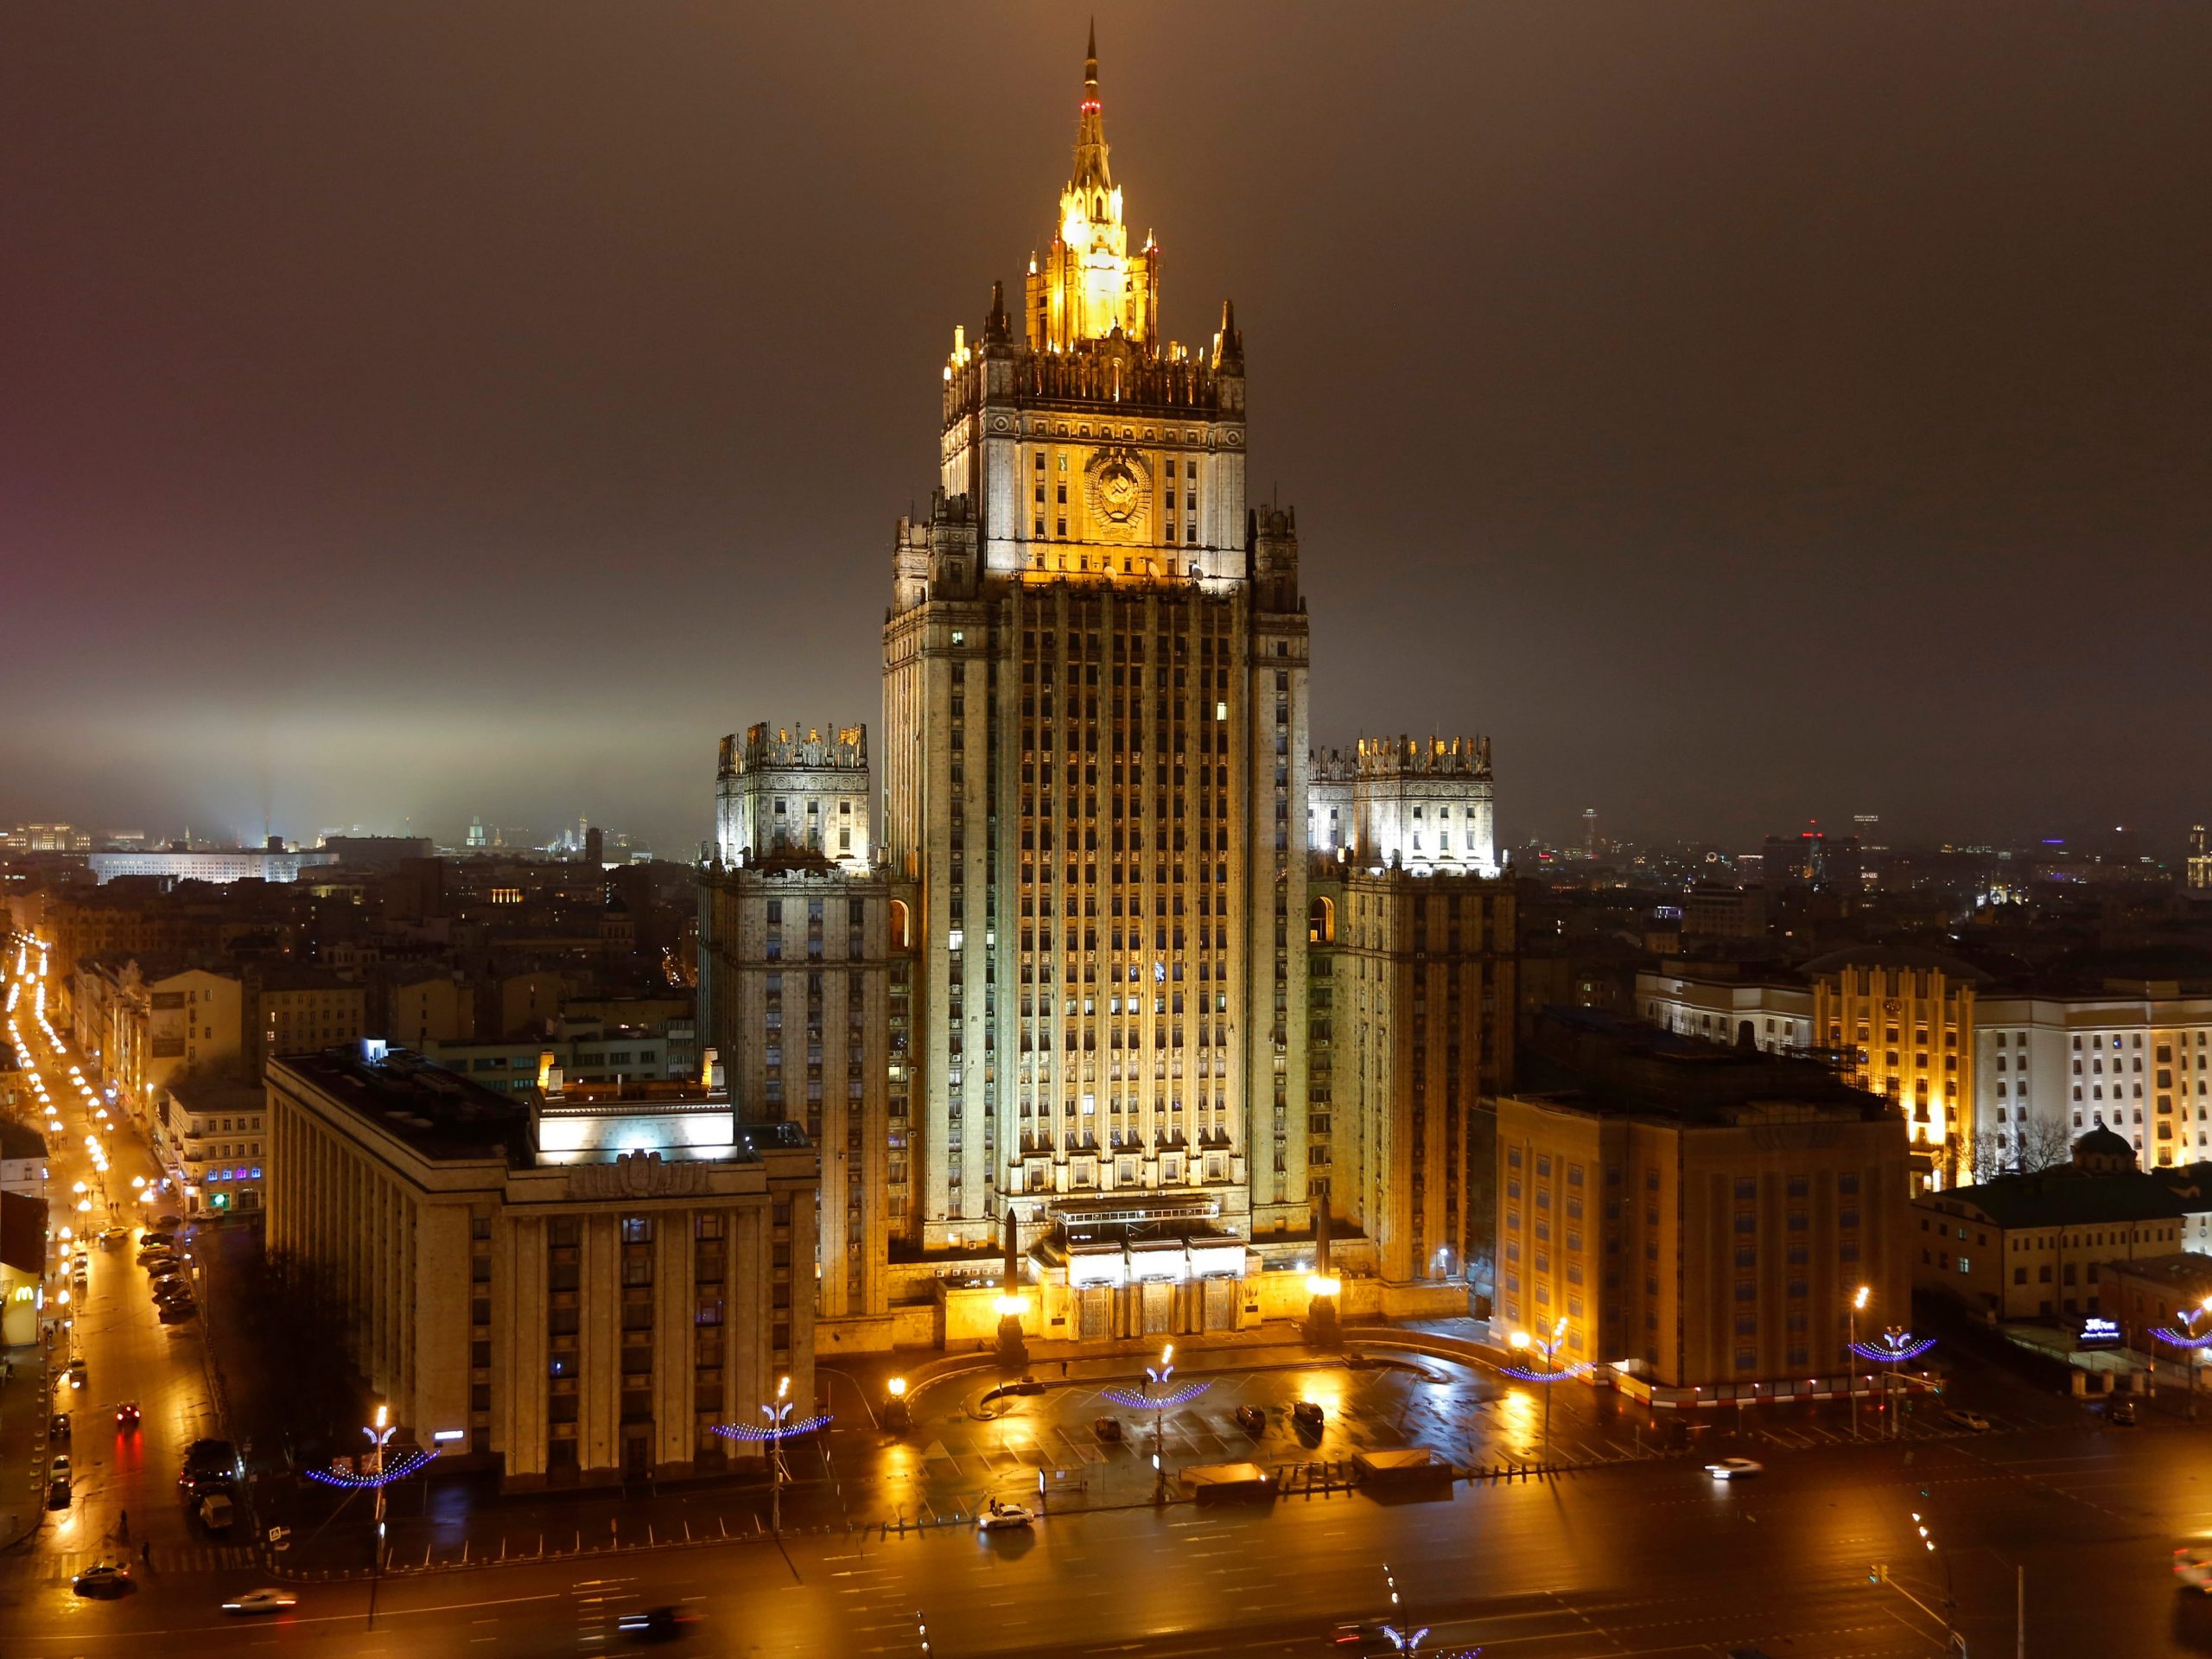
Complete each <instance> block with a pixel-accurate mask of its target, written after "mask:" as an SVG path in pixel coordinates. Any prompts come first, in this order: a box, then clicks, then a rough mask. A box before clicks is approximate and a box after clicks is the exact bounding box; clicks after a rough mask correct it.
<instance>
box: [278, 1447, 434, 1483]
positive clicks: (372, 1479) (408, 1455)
mask: <svg viewBox="0 0 2212 1659" xmlns="http://www.w3.org/2000/svg"><path fill="white" fill-rule="evenodd" d="M437 1455H438V1454H437V1453H436V1452H425V1451H423V1450H422V1449H421V1448H420V1447H417V1448H416V1450H414V1451H411V1452H401V1453H400V1454H399V1455H398V1456H397V1458H395V1459H392V1460H391V1462H389V1463H387V1464H385V1466H384V1472H383V1473H382V1474H380V1475H356V1474H353V1473H351V1472H349V1471H346V1469H344V1468H341V1467H339V1466H337V1465H333V1466H332V1467H330V1468H328V1469H306V1470H302V1471H301V1472H302V1474H304V1475H306V1476H307V1478H308V1479H309V1480H312V1481H315V1482H317V1483H318V1484H321V1485H324V1486H339V1487H343V1488H344V1489H345V1490H346V1491H355V1492H365V1491H371V1490H372V1489H373V1488H375V1487H378V1486H389V1485H391V1483H392V1482H394V1481H395V1480H404V1479H406V1478H407V1477H408V1476H410V1475H411V1474H414V1473H416V1471H419V1470H422V1469H423V1468H424V1467H426V1466H427V1465H429V1461H430V1459H433V1458H435V1457H436V1456H437Z"/></svg>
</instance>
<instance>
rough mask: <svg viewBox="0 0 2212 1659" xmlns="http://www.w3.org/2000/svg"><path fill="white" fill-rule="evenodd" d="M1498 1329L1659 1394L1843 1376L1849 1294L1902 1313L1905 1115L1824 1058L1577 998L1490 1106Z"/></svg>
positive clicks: (1876, 1314) (1760, 1393) (1753, 1393)
mask: <svg viewBox="0 0 2212 1659" xmlns="http://www.w3.org/2000/svg"><path fill="white" fill-rule="evenodd" d="M1497 1147H1498V1161H1497V1178H1496V1179H1497V1193H1498V1198H1497V1208H1498V1231H1497V1239H1498V1246H1497V1273H1498V1289H1497V1310H1496V1313H1495V1314H1494V1316H1493V1319H1492V1326H1493V1332H1494V1335H1495V1336H1496V1338H1497V1339H1498V1340H1499V1341H1501V1342H1503V1340H1505V1339H1506V1338H1508V1337H1509V1336H1510V1332H1513V1331H1514V1330H1516V1329H1520V1330H1527V1331H1530V1332H1537V1333H1540V1334H1541V1333H1546V1332H1551V1331H1552V1330H1554V1328H1558V1329H1560V1331H1561V1332H1562V1338H1563V1340H1562V1345H1561V1347H1560V1353H1559V1356H1558V1357H1559V1359H1560V1363H1589V1364H1602V1365H1614V1366H1618V1367H1619V1368H1621V1370H1622V1371H1623V1373H1624V1374H1623V1375H1622V1376H1621V1378H1620V1386H1622V1387H1623V1388H1624V1389H1626V1390H1627V1391H1628V1392H1629V1393H1630V1394H1631V1395H1636V1396H1637V1397H1639V1398H1643V1397H1649V1398H1650V1399H1651V1400H1653V1401H1654V1402H1656V1403H1661V1404H1678V1405H1679V1404H1709V1403H1713V1402H1723V1401H1728V1400H1733V1399H1738V1398H1757V1399H1770V1398H1780V1397H1789V1396H1792V1395H1825V1394H1829V1393H1834V1392H1840V1391H1841V1390H1842V1389H1844V1387H1845V1386H1846V1384H1845V1382H1844V1378H1845V1377H1846V1376H1847V1372H1848V1367H1847V1358H1846V1353H1845V1335H1846V1332H1847V1315H1848V1313H1849V1304H1850V1300H1851V1297H1852V1294H1853V1291H1854V1289H1855V1288H1856V1287H1858V1286H1859V1285H1862V1284H1863V1285H1866V1286H1868V1287H1871V1297H1870V1302H1871V1307H1872V1317H1873V1318H1874V1319H1889V1320H1893V1321H1897V1320H1902V1319H1905V1318H1906V1317H1907V1313H1908V1309H1909V1306H1910V1303H1909V1298H1908V1288H1907V1287H1908V1283H1909V1268H1908V1263H1907V1261H1906V1255H1905V1249H1906V1245H1905V1240H1906V1237H1907V1230H1908V1225H1909V1219H1908V1211H1909V1206H1910V1197H1909V1183H1908V1180H1907V1177H1906V1141H1905V1135H1904V1125H1903V1123H1902V1122H1900V1121H1899V1119H1898V1117H1897V1111H1896V1109H1895V1108H1894V1107H1893V1106H1892V1105H1891V1103H1888V1102H1886V1101H1885V1100H1883V1099H1882V1098H1881V1097H1879V1096H1874V1095H1869V1094H1867V1093H1866V1092H1864V1091H1862V1090H1856V1089H1852V1088H1848V1087H1846V1086H1845V1085H1843V1084H1840V1083H1839V1082H1838V1081H1837V1080H1836V1078H1835V1077H1834V1076H1833V1075H1832V1074H1831V1073H1830V1072H1829V1071H1827V1070H1826V1069H1825V1068H1824V1067H1821V1066H1819V1065H1814V1064H1812V1063H1810V1062H1806V1061H1797V1060H1788V1059H1777V1058H1773V1057H1771V1056H1768V1055H1764V1054H1760V1053H1758V1052H1755V1051H1751V1050H1746V1049H1739V1048H1726V1047H1722V1046H1718V1045H1714V1044H1710V1043H1705V1042H1700V1041H1696V1040H1694V1039H1688V1038H1682V1037H1676V1036H1673V1035H1669V1034H1668V1033H1662V1032H1659V1031H1655V1030H1653V1029H1652V1028H1651V1027H1648V1026H1644V1025H1641V1024H1631V1023H1630V1022H1627V1021H1623V1020H1615V1019H1612V1018H1611V1017H1609V1016H1605V1015H1602V1014H1591V1013H1586V1012H1581V1011H1575V1012H1572V1013H1568V1012H1565V1011H1561V1012H1560V1013H1557V1014H1552V1015H1548V1016H1547V1017H1546V1019H1545V1020H1542V1021H1541V1022H1540V1024H1539V1027H1538V1030H1537V1032H1536V1033H1535V1038H1534V1041H1533V1046H1532V1050H1531V1052H1524V1054H1523V1056H1522V1081H1521V1084H1520V1085H1519V1087H1517V1088H1516V1090H1514V1091H1513V1092H1511V1093H1510V1094H1507V1095H1504V1096H1501V1097H1500V1098H1499V1099H1498V1101H1497Z"/></svg>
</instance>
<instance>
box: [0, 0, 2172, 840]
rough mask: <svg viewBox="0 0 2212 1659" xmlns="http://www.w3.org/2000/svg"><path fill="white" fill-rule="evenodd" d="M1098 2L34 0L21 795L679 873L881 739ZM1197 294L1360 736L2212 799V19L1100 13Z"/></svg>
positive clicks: (1332, 693) (1616, 9)
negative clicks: (778, 776)
mask: <svg viewBox="0 0 2212 1659" xmlns="http://www.w3.org/2000/svg"><path fill="white" fill-rule="evenodd" d="M1085 16H1086V13H1085V11H1084V10H1080V9H1074V8H1064V7H1058V6H1048V5H1044V4H1035V3H1030V4H1020V5H1015V4H1007V5H1001V6H982V5H974V4H963V5H960V6H957V7H956V6H943V5H923V6H916V5H893V4H889V3H880V4H874V5H868V6H836V5H825V4H822V3H809V4H806V5H775V6H771V5H766V4H760V5H736V4H719V5H708V4H696V5H677V4H652V5H637V4H614V3H607V4H600V5H570V4H560V3H549V0H528V3H513V4H497V5H495V4H482V3H467V4H455V3H448V0H438V3H434V4H421V5H405V4H399V3H389V0H387V3H378V4H375V5H354V6H338V5H324V4H315V5H301V4H298V3H296V0H283V3H268V4H261V5H241V4H222V3H213V0H195V3H193V4H190V5H170V4H156V3H143V4H138V5H134V6H104V5H88V6H79V5H49V6H34V5H21V6H18V7H16V8H14V9H12V10H11V12H10V20H9V24H8V28H7V30H6V35H5V47H4V50H0V376H3V377H4V387H5V390H4V394H0V550H4V558H3V559H0V563H4V575H5V577H6V582H5V585H4V587H0V618H4V619H5V628H4V633H0V641H4V647H3V648H4V652H5V663H6V667H5V676H4V684H5V686H6V689H7V696H6V702H5V709H6V717H5V718H4V720H0V818H5V819H6V820H7V822H8V823H17V822H22V821H24V820H26V819H34V818H48V817H62V818H67V819H70V820H73V821H74V822H75V823H79V825H86V826H90V827H92V828H95V829H108V828H115V827H137V828H143V829H156V830H169V829H176V828H178V827H181V825H183V824H185V823H190V824H191V826H192V827H193V829H194V831H195V832H196V833H202V834H226V833H231V832H237V833H245V834H253V835H258V834H259V833H260V831H261V825H262V820H263V817H264V813H267V814H268V815H270V817H271V819H272V822H273V825H274V828H275V829H277V830H278V831H279V832H280V833H288V834H290V835H294V836H312V834H313V833H314V832H315V829H318V828H320V827H321V826H324V825H330V824H340V823H362V824H365V825H366V826H367V827H369V828H372V829H398V828H399V827H400V826H401V824H402V822H403V820H411V822H412V824H413V826H414V828H415V829H416V830H417V831H418V832H421V833H429V834H434V835H436V836H440V837H442V838H448V839H450V838H457V837H458V836H459V835H460V834H461V829H462V828H463V826H464V825H465V824H466V823H467V821H468V818H469V817H470V816H471V815H472V814H481V815H482V816H483V817H484V819H485V821H486V823H498V824H515V825H520V826H527V827H529V828H530V829H532V830H534V831H535V832H537V834H539V835H543V834H545V833H548V832H550V830H551V829H552V828H553V827H554V826H555V825H556V824H557V823H559V822H560V821H562V820H563V819H568V820H571V821H572V820H573V819H574V818H575V817H576V816H577V815H579V814H583V815H587V816H588V817H590V818H591V819H592V820H593V821H594V822H595V823H607V825H608V826H609V827H611V828H613V829H627V830H630V831H632V832H633V833H635V834H637V835H639V836H641V837H645V838H648V839H649V840H650V841H651V842H652V844H653V845H654V846H655V847H656V848H657V849H659V850H662V851H664V853H668V854H671V855H676V856H686V855H690V853H691V852H692V851H694V850H695V849H696V843H697V842H698V840H699V839H700V838H701V837H702V836H705V835H706V834H708V833H709V821H710V814H709V804H710V799H711V793H712V773H713V767H714V758H715V741H716V740H717V738H718V737H719V736H720V734H721V733H723V732H725V731H728V730H731V729H734V728H740V727H742V726H744V725H746V724H747V723H749V722H750V721H753V720H756V719H767V720H771V721H779V722H782V723H791V722H816V723H822V724H828V723H830V722H833V721H853V720H864V721H867V722H868V724H869V726H870V728H872V729H873V728H877V727H879V726H880V696H879V684H878V674H879V668H878V663H879V657H878V652H879V645H878V638H879V636H878V630H879V628H880V623H881V620H882V615H883V608H884V606H885V604H886V602H887V598H888V594H889V585H890V570H889V551H890V540H891V533H892V525H893V521H894V519H895V518H897V516H898V515H899V513H901V512H905V511H906V509H907V507H908V505H909V504H910V503H923V504H925V503H926V501H927V499H928V494H929V491H930V488H931V483H932V481H933V479H934V476H935V465H936V454H937V450H936V435H937V420H938V394H939V391H940V386H941V381H940V377H939V373H938V370H939V366H940V365H941V363H942V361H943V359H944V353H945V352H946V350H947V348H948V346H950V337H951V332H952V326H953V324H954V323H955V322H957V321H966V322H968V323H969V326H970V327H974V326H975V325H976V324H977V323H978V322H979V321H980V319H981V317H982V313H983V311H984V309H985V308H986V306H987V304H988V296H989V287H990V283H991V280H992V279H993V278H994V277H1003V278H1006V279H1007V281H1008V283H1009V285H1012V283H1014V281H1015V279H1017V278H1018V277H1019V276H1020V272H1021V271H1022V270H1023V269H1024V266H1025V264H1026V261H1027V255H1028V253H1029V251H1030V250H1031V249H1032V248H1033V247H1037V246H1039V245H1041V244H1042V242H1043V241H1044V240H1045V239H1046V238H1047V237H1048V236H1049V234H1050V227H1051V224H1052V219H1053V216H1054V213H1055V208H1056V201H1057V193H1058V186H1059V184H1060V182H1061V181H1062V180H1063V179H1064V178H1065V176H1066V173H1067V168H1068V157H1069V148H1070V144H1071V140H1072V137H1073V133H1074V125H1075V105H1076V100H1077V96H1078V92H1079V90H1080V86H1079V84H1080V78H1081V71H1082V55H1083V44H1084V19H1085ZM1098 38H1099V53H1100V59H1101V73H1102V79H1103V93H1104V102H1105V115H1106V130H1107V137H1108V138H1109V141H1110V142H1111V143H1112V144H1113V147H1114V149H1113V162H1114V168H1115V175H1116V181H1117V182H1119V183H1120V184H1121V185H1122V187H1123V188H1124V189H1125V191H1126V192H1127V196H1128V202H1129V211H1130V213H1131V216H1132V218H1133V219H1134V220H1135V226H1136V228H1137V230H1138V231H1139V232H1140V233H1141V231H1142V230H1143V229H1144V228H1145V227H1146V226H1151V227H1153V228H1154V230H1156V232H1157V234H1158V237H1159V239H1160V244H1161V245H1162V247H1163V249H1164V251H1165V264H1164V274H1163V277H1162V294H1163V299H1164V303H1165V308H1166V334H1169V335H1171V336H1173V337H1175V338H1179V339H1181V340H1185V341H1187V342H1192V343H1194V344H1195V343H1197V342H1200V341H1203V340H1206V339H1207V338H1208V337H1209V336H1210V334H1211V330H1212V328H1213V327H1214V323H1215V320H1216V318H1217V315H1218V310H1219V305H1220V302H1221V299H1222V296H1224V295H1230V296H1234V298H1235V300H1236V308H1237V318H1238V321H1239V322H1240V324H1241V325H1242V327H1243V331H1244V336H1245V343H1246V349H1247V355H1248V359H1249V372H1250V380H1249V397H1250V409H1251V450H1252V463H1253V467H1252V477H1253V482H1254V495H1255V499H1266V498H1267V497H1268V495H1270V494H1271V493H1277V492H1278V490H1279V493H1280V498H1281V499H1282V500H1284V501H1287V502H1290V503H1293V504H1294V505H1296V507H1297V509H1298V514H1299V527H1300V532H1301V536H1302V538H1303V556H1304V572H1305V582H1306V592H1307V595H1308V602H1309V605H1310V607H1311V611H1312V614H1313V662H1314V670H1313V726H1314V731H1315V734H1316V736H1317V738H1318V739H1319V741H1324V742H1341V741H1349V740H1350V739H1351V738H1352V737H1354V736H1356V735H1357V734H1359V733H1361V732H1363V731H1366V732H1373V731H1385V730H1387V731H1393V732H1395V731H1401V730H1403V731H1412V732H1416V733H1421V732H1427V731H1430V730H1439V731H1445V732H1464V731H1484V732H1487V733H1490V734H1492V736H1493V738H1494V740H1495V743H1496V749H1497V766H1498V776H1499V784H1498V799H1499V823H1500V828H1501V832H1502V836H1503V839H1505V840H1507V841H1509V842H1515V843H1518V842H1522V841H1525V840H1527V839H1528V838H1529V837H1530V836H1538V835H1569V836H1571V835H1573V834H1575V833H1576V831H1575V830H1574V829H1573V820H1574V818H1575V817H1576V815H1577V814H1579V813H1580V810H1581V809H1582V808H1583V807H1584V806H1586V805H1594V806H1595V807H1597V808H1598V810H1599V812H1600V814H1601V815H1602V817H1603V821H1604V823H1605V827H1606V828H1607V829H1609V830H1611V831H1613V832H1616V833H1620V834H1624V835H1651V836H1660V835H1667V836H1674V835H1681V836H1712V837H1714V838H1717V839H1719V840H1721V841H1724V842H1730V843H1732V844H1738V845H1747V844H1751V843H1752V842H1755V839H1756V837H1757V836H1759V835H1760V834H1761V833H1763V832H1764V831H1766V830H1769V829H1786V828H1792V827H1795V826H1796V824H1797V823H1799V822H1801V821H1802V819H1803V818H1804V817H1806V816H1808V815H1818V816H1820V817H1822V818H1824V819H1825V818H1831V817H1848V815H1849V814H1850V813H1852V812H1853V811H1878V812H1879V813H1881V814H1882V815H1883V818H1884V827H1885V830H1886V831H1888V832H1890V834H1891V836H1892V837H1893V838H1899V839H1910V838H1916V837H1925V838H1938V837H1960V838H1975V837H1982V836H1990V837H2006V836H2026V835H2032V834H2045V833H2059V832H2065V831H2076V830H2081V829H2087V828H2089V827H2090V826H2092V825H2095V824H2109V823H2116V822H2122V821H2125V822H2127V823H2139V824H2140V825H2141V826H2142V827H2143V828H2144V829H2145V832H2146V834H2148V835H2149V836H2152V837H2153V838H2154V839H2159V840H2166V841H2178V839H2179V836H2180V834H2181V831H2182V829H2183V828H2184V827H2185V825H2186V824H2187V823H2189V822H2190V820H2191V819H2193V818H2200V817H2204V816H2205V815H2206V814H2207V813H2212V781H2208V779H2207V772H2208V768H2207V766H2206V761H2207V758H2208V754H2207V751H2208V747H2212V718H2209V717H2212V691H2208V675H2207V668H2206V654H2207V651H2206V611H2207V606H2206V592H2207V586H2208V575H2212V560H2208V539H2212V537H2208V530H2212V344H2208V340H2209V339H2212V307H2209V306H2208V303H2207V299H2208V276H2207V273H2208V272H2212V98H2208V97H2207V96H2206V90H2205V89H2206V88H2207V86H2212V7H2208V6H2206V5H2203V4H2202V3H2199V0H2187V3H2177V4H2158V3H2149V0H2130V3H2127V4H2125V5H2085V4H2080V3H2067V4H2044V3H2005V4H1996V3H1989V0H1981V3H1975V4H1953V3H1941V0H1902V3H1897V4H1886V5H1876V4H1851V3H1835V4H1827V5H1817V6H1816V5H1777V4H1774V3H1772V0H1756V3H1744V4H1733V3H1722V0H1699V3H1696V4H1675V5H1647V4H1635V3H1620V4H1611V5H1602V6H1582V5H1575V4H1566V3H1551V0H1547V3H1544V4H1541V5H1530V4H1525V3H1510V4H1467V5H1458V4H1452V5H1443V4H1439V5H1430V6H1415V5H1411V4H1405V5H1371V6H1344V5H1341V4H1335V3H1331V4H1313V5H1287V4H1283V3H1280V0H1269V3H1265V4H1229V3H1208V4H1205V5H1202V6H1187V5H1168V4H1160V5H1119V4H1109V5H1104V6H1102V7H1101V8H1100V9H1099V11H1098Z"/></svg>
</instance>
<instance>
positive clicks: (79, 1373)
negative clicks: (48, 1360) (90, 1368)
mask: <svg viewBox="0 0 2212 1659" xmlns="http://www.w3.org/2000/svg"><path fill="white" fill-rule="evenodd" d="M69 1386H70V1387H71V1388H73V1389H81V1388H83V1387H84V1386H85V1357H84V1356H83V1355H82V1354H78V1355H75V1356H73V1357H72V1358H71V1359H70V1361H69Z"/></svg>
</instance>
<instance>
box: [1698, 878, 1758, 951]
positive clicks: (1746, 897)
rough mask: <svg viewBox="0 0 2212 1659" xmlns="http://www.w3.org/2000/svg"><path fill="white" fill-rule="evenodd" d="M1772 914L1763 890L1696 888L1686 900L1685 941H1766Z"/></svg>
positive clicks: (1754, 888) (1750, 888) (1747, 888)
mask: <svg viewBox="0 0 2212 1659" xmlns="http://www.w3.org/2000/svg"><path fill="white" fill-rule="evenodd" d="M1769 913H1770V912H1769V906H1768V902H1767V891H1766V889H1765V888H1764V887H1706V886H1699V887H1693V888H1691V889H1690V890H1689V892H1688V893H1685V894H1684V895H1683V897H1682V938H1683V940H1684V941H1685V942H1690V941H1695V940H1714V939H1764V938H1766V935H1767V918H1768V915H1769Z"/></svg>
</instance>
